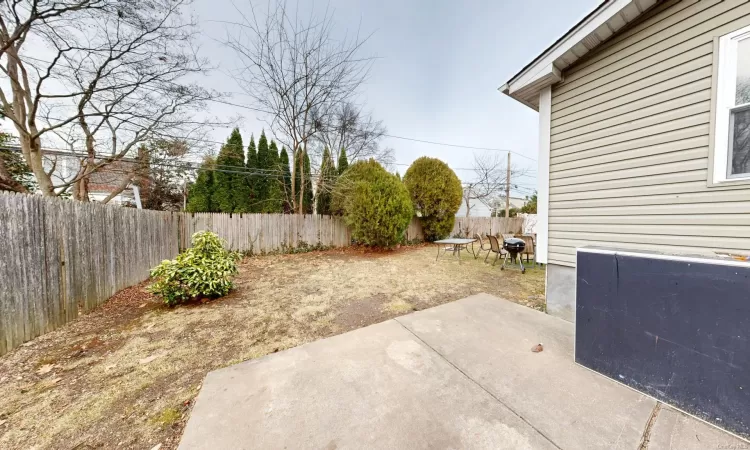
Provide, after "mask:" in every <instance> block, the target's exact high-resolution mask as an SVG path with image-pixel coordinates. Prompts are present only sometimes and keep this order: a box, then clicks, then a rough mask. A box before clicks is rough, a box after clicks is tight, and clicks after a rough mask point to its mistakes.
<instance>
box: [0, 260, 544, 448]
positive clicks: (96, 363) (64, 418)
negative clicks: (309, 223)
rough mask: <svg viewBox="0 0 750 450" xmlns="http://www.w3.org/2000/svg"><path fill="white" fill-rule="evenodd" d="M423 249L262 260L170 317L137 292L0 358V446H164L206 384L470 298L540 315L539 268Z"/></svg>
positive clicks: (174, 438)
mask: <svg viewBox="0 0 750 450" xmlns="http://www.w3.org/2000/svg"><path fill="white" fill-rule="evenodd" d="M481 261H482V260H481V258H480V259H479V260H473V259H470V258H467V257H465V259H464V261H463V264H461V265H459V264H458V263H457V261H456V260H455V259H451V258H450V257H449V256H447V257H445V258H444V259H441V260H440V261H437V262H435V247H434V246H430V247H409V248H402V249H400V250H397V251H395V252H390V253H367V252H363V251H359V250H356V249H346V250H334V251H327V252H315V253H307V254H301V255H283V256H265V257H256V258H249V259H245V260H244V261H243V262H242V263H241V268H240V275H239V276H238V277H237V280H236V289H234V290H233V291H232V293H231V294H230V295H228V296H227V297H224V298H222V299H219V300H216V301H213V302H210V303H203V304H195V305H189V306H182V307H178V308H174V309H168V308H166V307H163V306H162V305H161V304H160V303H158V301H157V300H156V299H154V298H153V297H152V296H151V295H150V294H148V293H146V292H145V291H144V289H143V288H144V285H141V286H135V287H132V288H129V289H125V290H123V291H121V292H119V293H118V294H117V295H116V296H115V297H113V298H112V299H110V300H109V301H108V302H107V303H105V304H104V305H102V306H101V307H100V308H98V309H97V310H95V311H94V312H92V313H91V314H88V315H86V316H84V317H81V318H80V319H79V320H77V321H75V322H73V323H71V324H68V325H67V326H65V327H63V328H62V329H60V330H57V331H54V332H52V333H49V334H46V335H44V336H41V337H39V338H37V339H35V340H33V341H31V342H29V343H27V344H25V345H23V346H22V347H20V348H18V349H16V350H14V351H12V352H11V353H9V354H7V355H5V356H3V357H0V448H4V449H6V448H7V449H16V448H60V449H90V448H135V449H146V450H148V449H152V448H153V447H155V446H157V445H159V444H161V448H162V449H169V448H175V447H176V446H177V444H178V443H179V439H180V436H181V434H182V429H183V427H184V424H185V422H186V420H187V417H188V415H189V412H190V408H191V405H192V401H193V399H194V398H195V396H196V394H197V393H198V390H199V389H200V385H201V382H202V380H203V378H204V377H205V375H206V373H207V372H209V371H211V370H213V369H216V368H219V367H223V366H226V365H229V364H233V363H236V362H239V361H243V360H246V359H250V358H257V357H259V356H262V355H266V354H268V353H273V352H276V351H279V350H283V349H286V348H289V347H294V346H297V345H300V344H302V343H305V342H309V341H312V340H316V339H320V338H323V337H326V336H330V335H333V334H338V333H342V332H345V331H348V330H351V329H354V328H359V327H362V326H365V325H369V324H373V323H377V322H381V321H383V320H387V319H389V318H392V317H395V316H398V315H401V314H406V313H409V312H411V311H414V310H419V309H424V308H428V307H431V306H435V305H439V304H441V303H445V302H449V301H453V300H457V299H460V298H463V297H466V296H468V295H471V294H475V293H478V292H487V293H490V294H494V295H497V296H499V297H504V298H506V299H508V300H511V301H515V302H518V303H522V304H525V305H527V306H530V307H533V308H536V309H543V308H544V269H540V268H537V269H530V270H527V272H526V274H525V275H522V274H521V273H520V272H518V271H516V270H505V271H500V270H499V268H498V267H495V268H492V267H490V266H489V265H486V264H482V262H481Z"/></svg>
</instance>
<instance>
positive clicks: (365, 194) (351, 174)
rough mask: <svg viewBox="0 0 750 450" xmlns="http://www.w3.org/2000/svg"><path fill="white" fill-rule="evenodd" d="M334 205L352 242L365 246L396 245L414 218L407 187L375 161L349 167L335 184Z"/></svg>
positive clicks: (358, 163)
mask: <svg viewBox="0 0 750 450" xmlns="http://www.w3.org/2000/svg"><path fill="white" fill-rule="evenodd" d="M333 201H334V203H335V204H336V205H337V206H336V208H339V209H341V210H342V211H343V215H344V221H345V222H346V224H347V225H348V226H349V227H350V228H351V230H352V238H353V239H354V241H355V242H358V243H361V244H365V245H371V246H378V247H392V246H393V245H395V244H398V243H399V242H401V241H402V240H403V237H404V232H405V231H406V228H407V227H408V226H409V221H410V220H411V218H412V217H413V215H414V209H413V208H412V206H411V201H410V200H409V193H408V191H407V190H406V187H405V186H404V185H403V183H401V181H400V180H399V179H398V178H396V176H395V175H391V174H390V173H388V172H387V171H386V170H385V169H384V168H383V167H382V166H381V165H380V164H378V163H377V162H376V161H374V160H369V161H362V162H357V163H354V164H352V166H351V167H349V169H348V170H347V171H346V172H344V174H343V175H342V177H341V178H340V179H339V182H338V183H337V184H336V189H335V190H334V195H333Z"/></svg>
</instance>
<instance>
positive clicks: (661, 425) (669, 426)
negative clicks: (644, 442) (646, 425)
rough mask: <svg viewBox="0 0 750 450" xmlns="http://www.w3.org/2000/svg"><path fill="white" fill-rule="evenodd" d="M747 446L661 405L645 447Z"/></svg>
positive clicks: (661, 449) (695, 449)
mask: <svg viewBox="0 0 750 450" xmlns="http://www.w3.org/2000/svg"><path fill="white" fill-rule="evenodd" d="M707 448H710V449H734V450H739V449H750V444H749V443H747V442H744V441H740V440H739V439H737V438H735V437H734V436H732V435H730V434H729V433H726V432H724V431H722V430H720V429H718V428H716V427H715V426H713V425H709V424H707V423H706V422H703V421H702V420H697V419H695V418H693V417H691V416H688V415H686V414H683V413H681V412H680V411H677V410H676V409H672V408H670V407H669V406H663V407H662V409H661V411H659V415H658V417H657V420H656V422H655V423H654V427H653V429H652V430H651V436H650V440H649V445H648V449H649V450H669V449H680V450H703V449H707Z"/></svg>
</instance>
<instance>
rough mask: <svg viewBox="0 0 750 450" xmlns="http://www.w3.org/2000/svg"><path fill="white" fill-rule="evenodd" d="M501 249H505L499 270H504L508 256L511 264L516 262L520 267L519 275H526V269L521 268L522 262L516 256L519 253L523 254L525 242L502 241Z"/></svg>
mask: <svg viewBox="0 0 750 450" xmlns="http://www.w3.org/2000/svg"><path fill="white" fill-rule="evenodd" d="M503 248H504V249H505V259H504V260H503V265H502V266H501V267H500V270H503V269H505V263H506V262H507V261H508V256H510V259H511V262H513V263H515V262H516V260H518V264H520V265H521V273H526V268H525V267H523V260H522V259H521V257H519V256H518V255H519V253H523V251H524V250H525V249H526V242H524V240H523V239H517V238H508V239H505V240H503Z"/></svg>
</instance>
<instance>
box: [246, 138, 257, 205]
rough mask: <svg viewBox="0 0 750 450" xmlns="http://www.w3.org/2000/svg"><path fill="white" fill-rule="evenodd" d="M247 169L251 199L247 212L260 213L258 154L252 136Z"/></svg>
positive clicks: (248, 147) (248, 201)
mask: <svg viewBox="0 0 750 450" xmlns="http://www.w3.org/2000/svg"><path fill="white" fill-rule="evenodd" d="M245 168H246V169H247V175H246V176H245V182H246V183H247V185H248V187H249V194H250V197H249V198H248V200H247V211H248V212H251V213H254V212H258V192H257V184H258V176H257V175H256V173H257V172H258V154H257V152H256V151H255V137H254V136H253V135H250V144H248V146H247V162H246V163H245Z"/></svg>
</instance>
